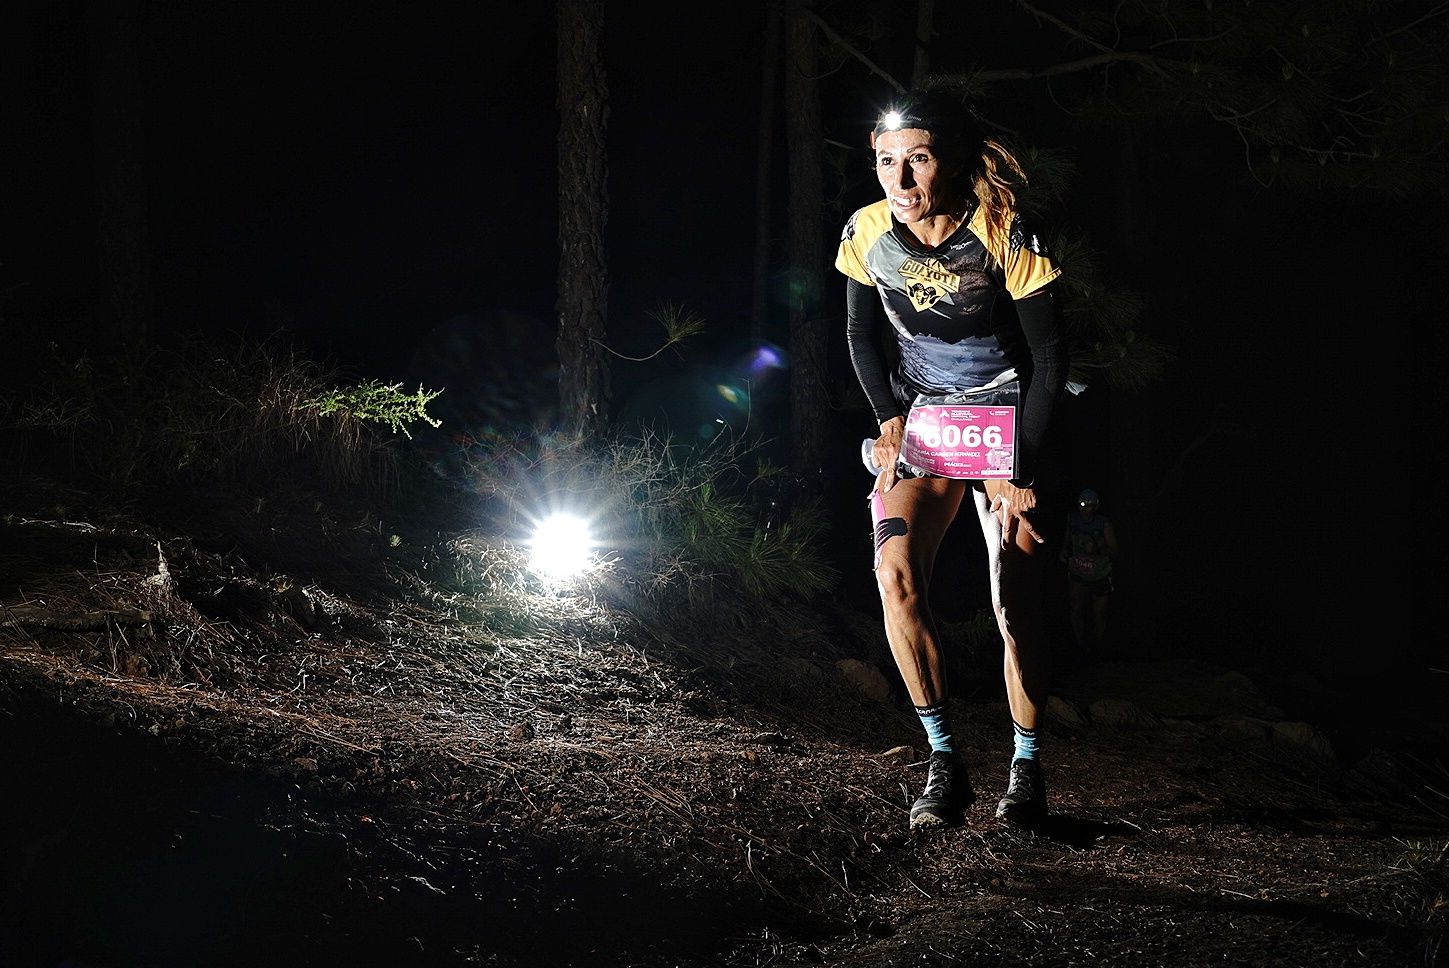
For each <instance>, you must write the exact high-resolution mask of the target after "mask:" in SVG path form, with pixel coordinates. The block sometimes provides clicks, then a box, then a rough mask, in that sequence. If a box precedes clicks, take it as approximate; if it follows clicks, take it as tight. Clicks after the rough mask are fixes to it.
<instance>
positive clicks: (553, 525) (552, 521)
mask: <svg viewBox="0 0 1449 968" xmlns="http://www.w3.org/2000/svg"><path fill="white" fill-rule="evenodd" d="M529 545H530V547H532V548H533V559H532V561H531V562H530V567H532V568H533V570H534V571H536V572H538V573H539V574H540V575H543V576H545V577H547V578H554V579H562V578H572V577H573V576H575V575H579V574H582V573H583V572H584V571H586V570H587V569H588V567H589V565H590V564H592V563H593V550H594V541H593V538H592V537H590V535H589V523H588V522H587V521H585V520H584V519H583V518H580V517H576V516H574V515H572V514H554V515H551V516H549V517H548V518H546V519H544V520H543V521H542V522H540V523H539V525H538V529H537V530H535V531H534V533H533V540H532V541H531V542H529Z"/></svg>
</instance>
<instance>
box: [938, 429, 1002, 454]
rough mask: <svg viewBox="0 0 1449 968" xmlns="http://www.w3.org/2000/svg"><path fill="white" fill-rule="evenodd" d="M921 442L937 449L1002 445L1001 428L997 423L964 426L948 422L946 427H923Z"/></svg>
mask: <svg viewBox="0 0 1449 968" xmlns="http://www.w3.org/2000/svg"><path fill="white" fill-rule="evenodd" d="M921 443H923V444H925V445H926V446H927V447H930V448H932V449H935V448H937V447H944V448H946V449H947V450H954V449H955V448H957V447H1000V446H1001V428H1000V427H999V426H997V425H996V424H987V425H986V426H985V427H977V426H976V425H975V424H967V425H966V426H964V427H961V426H958V425H957V424H947V425H946V426H945V427H931V426H927V427H922V428H921Z"/></svg>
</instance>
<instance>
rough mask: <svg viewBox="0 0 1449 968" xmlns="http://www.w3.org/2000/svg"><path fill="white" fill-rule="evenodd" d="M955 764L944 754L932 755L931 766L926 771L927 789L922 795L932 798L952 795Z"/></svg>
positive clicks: (937, 798) (936, 798)
mask: <svg viewBox="0 0 1449 968" xmlns="http://www.w3.org/2000/svg"><path fill="white" fill-rule="evenodd" d="M955 772H956V770H955V767H954V764H953V763H952V762H951V761H950V760H948V759H946V758H945V757H943V756H933V757H931V765H930V768H929V769H928V770H927V772H926V789H925V790H924V791H922V794H921V795H922V796H923V797H925V798H927V799H931V800H941V799H945V798H947V797H949V796H950V795H951V780H952V778H953V777H954V775H955Z"/></svg>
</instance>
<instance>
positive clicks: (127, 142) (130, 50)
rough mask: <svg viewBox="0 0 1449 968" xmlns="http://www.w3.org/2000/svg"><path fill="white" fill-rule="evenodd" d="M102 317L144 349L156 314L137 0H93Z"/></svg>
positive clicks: (120, 336) (124, 343) (125, 343)
mask: <svg viewBox="0 0 1449 968" xmlns="http://www.w3.org/2000/svg"><path fill="white" fill-rule="evenodd" d="M86 19H87V28H88V33H89V43H90V52H91V61H92V68H91V69H92V88H91V105H92V128H93V131H94V136H95V184H96V239H97V242H98V245H99V254H98V258H99V270H100V287H99V299H100V306H99V315H100V318H101V323H102V325H104V326H105V327H106V328H107V330H108V331H109V332H110V334H111V335H112V336H113V337H114V339H115V340H116V342H117V344H118V345H119V346H120V347H121V348H123V349H125V350H127V351H130V352H133V353H134V352H137V351H139V350H141V349H142V348H143V347H144V346H145V344H146V342H147V340H148V339H149V337H150V326H151V318H152V314H153V312H154V294H153V288H152V257H151V235H150V230H149V224H148V220H149V211H148V201H147V197H146V164H145V160H146V159H145V139H144V136H143V134H142V129H141V66H140V61H141V55H140V49H139V47H140V37H139V33H140V25H139V20H140V14H139V12H138V10H137V4H136V0H90V2H89V3H88V4H87V6H86Z"/></svg>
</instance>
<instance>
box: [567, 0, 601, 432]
mask: <svg viewBox="0 0 1449 968" xmlns="http://www.w3.org/2000/svg"><path fill="white" fill-rule="evenodd" d="M603 8H604V4H603V0H558V112H559V135H558V189H559V191H558V204H559V266H558V303H557V307H556V308H557V311H558V359H559V405H560V417H561V418H562V423H563V426H564V428H565V429H567V430H568V431H570V432H572V433H575V434H578V435H592V434H594V433H596V432H597V431H599V430H602V429H603V428H604V427H605V426H606V425H607V424H608V416H609V399H610V394H609V367H608V361H607V359H606V358H605V356H604V335H605V323H606V320H607V316H608V313H607V310H608V290H609V280H608V274H607V264H606V262H605V258H604V226H605V223H606V221H607V219H608V193H607V185H606V178H607V160H606V154H605V131H606V129H607V124H608V111H609V100H608V86H607V83H606V79H605V76H604V59H603V44H602V41H603V20H604V16H603Z"/></svg>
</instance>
